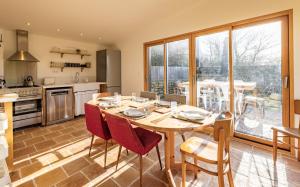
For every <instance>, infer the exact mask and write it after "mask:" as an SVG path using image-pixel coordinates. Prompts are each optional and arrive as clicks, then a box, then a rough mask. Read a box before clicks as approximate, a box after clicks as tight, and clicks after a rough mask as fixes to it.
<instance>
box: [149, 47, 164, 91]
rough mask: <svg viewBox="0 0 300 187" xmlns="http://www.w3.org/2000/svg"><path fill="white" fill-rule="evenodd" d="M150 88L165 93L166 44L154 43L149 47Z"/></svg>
mask: <svg viewBox="0 0 300 187" xmlns="http://www.w3.org/2000/svg"><path fill="white" fill-rule="evenodd" d="M147 54H148V55H147V56H148V59H147V61H148V90H149V91H151V92H156V93H158V94H159V95H163V94H164V87H165V86H164V80H165V78H164V45H163V44H159V45H154V46H151V47H149V48H148V49H147Z"/></svg>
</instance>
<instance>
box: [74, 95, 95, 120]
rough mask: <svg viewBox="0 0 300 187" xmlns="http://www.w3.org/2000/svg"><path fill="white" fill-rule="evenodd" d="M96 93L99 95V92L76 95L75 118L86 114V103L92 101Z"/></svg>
mask: <svg viewBox="0 0 300 187" xmlns="http://www.w3.org/2000/svg"><path fill="white" fill-rule="evenodd" d="M95 93H98V90H92V91H85V92H77V93H75V116H79V115H82V114H85V112H84V103H87V102H88V101H90V100H92V99H93V94H95Z"/></svg>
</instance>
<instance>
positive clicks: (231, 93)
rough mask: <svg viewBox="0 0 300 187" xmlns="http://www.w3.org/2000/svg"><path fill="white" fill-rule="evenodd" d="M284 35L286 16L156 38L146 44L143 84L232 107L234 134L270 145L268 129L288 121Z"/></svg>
mask: <svg viewBox="0 0 300 187" xmlns="http://www.w3.org/2000/svg"><path fill="white" fill-rule="evenodd" d="M288 33H289V26H288V16H278V17H275V18H267V19H262V20H258V21H255V20H251V21H249V22H241V23H239V24H232V25H230V24H229V25H226V26H224V27H220V28H214V29H211V30H209V29H207V30H203V31H198V32H194V33H190V34H185V35H182V36H178V37H174V38H167V39H164V40H159V41H155V43H154V44H149V45H148V46H145V49H146V50H145V51H146V52H147V58H146V60H147V67H146V68H147V69H146V70H147V71H146V72H147V73H148V74H147V76H148V78H147V84H148V85H147V87H146V88H147V89H148V90H149V91H154V92H157V93H159V94H161V95H163V94H179V95H185V96H186V97H187V101H188V102H187V103H188V104H193V105H195V106H197V107H201V108H204V109H206V110H208V111H212V112H216V113H219V112H223V111H231V112H232V113H233V114H234V116H235V136H238V137H241V138H244V139H249V140H252V141H256V142H261V143H265V144H271V140H272V130H271V127H272V126H285V127H289V124H290V119H289V107H290V106H289V101H290V98H289V90H290V89H289V80H288V78H289V34H288ZM157 42H158V43H157ZM283 141H284V142H285V143H288V140H286V139H283ZM280 146H281V147H283V148H287V146H286V145H284V144H280Z"/></svg>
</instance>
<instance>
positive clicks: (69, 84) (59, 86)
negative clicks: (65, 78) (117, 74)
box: [42, 82, 106, 89]
mask: <svg viewBox="0 0 300 187" xmlns="http://www.w3.org/2000/svg"><path fill="white" fill-rule="evenodd" d="M95 83H98V84H99V85H100V84H106V82H82V83H66V84H53V85H43V86H42V87H43V88H44V89H48V88H63V87H74V86H75V85H79V84H95Z"/></svg>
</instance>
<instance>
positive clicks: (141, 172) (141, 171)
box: [139, 155, 143, 187]
mask: <svg viewBox="0 0 300 187" xmlns="http://www.w3.org/2000/svg"><path fill="white" fill-rule="evenodd" d="M139 158H140V187H142V185H143V156H142V155H139Z"/></svg>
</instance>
